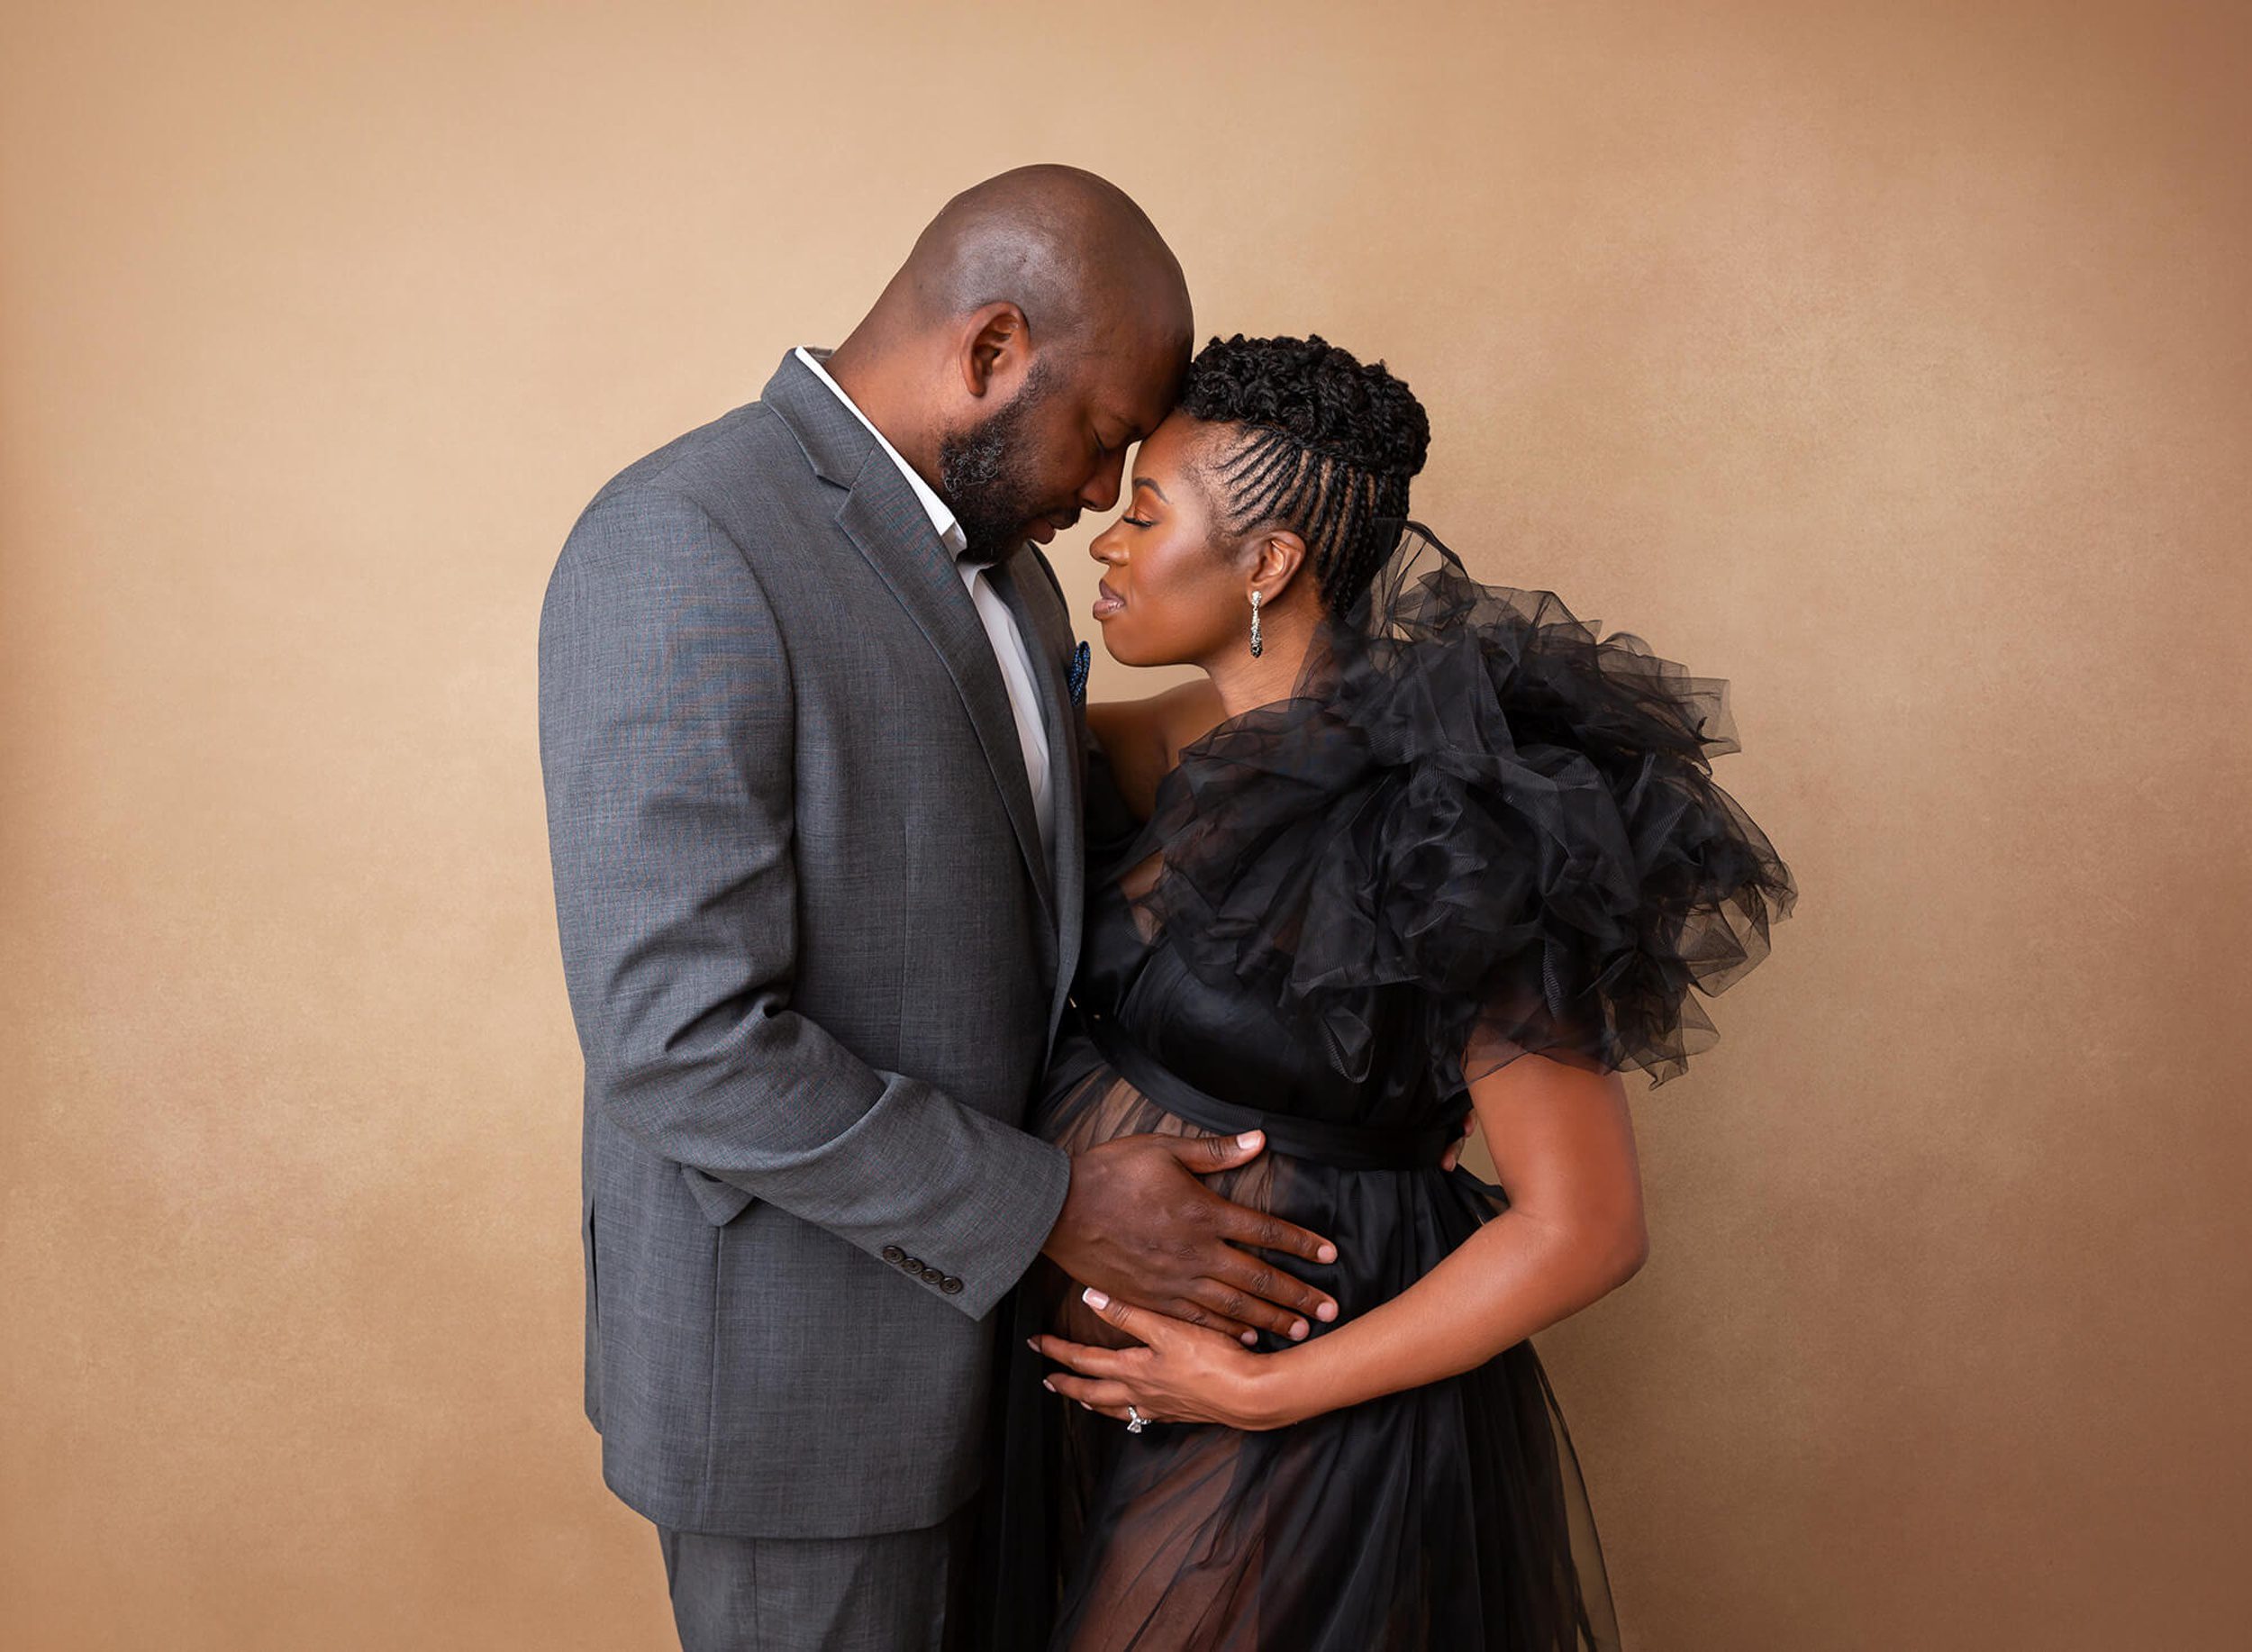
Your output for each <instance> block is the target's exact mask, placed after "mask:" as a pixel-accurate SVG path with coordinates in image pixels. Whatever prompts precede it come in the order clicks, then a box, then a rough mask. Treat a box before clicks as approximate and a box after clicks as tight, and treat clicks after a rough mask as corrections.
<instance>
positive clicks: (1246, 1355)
mask: <svg viewBox="0 0 2252 1652" xmlns="http://www.w3.org/2000/svg"><path fill="white" fill-rule="evenodd" d="M1083 1300H1084V1301H1085V1304H1086V1306H1087V1307H1088V1308H1090V1309H1092V1310H1094V1312H1095V1313H1096V1315H1097V1316H1098V1317H1099V1318H1100V1319H1101V1320H1102V1321H1103V1322H1104V1324H1105V1325H1106V1326H1107V1327H1108V1328H1109V1329H1110V1330H1112V1332H1114V1333H1117V1334H1119V1335H1122V1336H1125V1337H1128V1338H1131V1339H1133V1343H1134V1346H1132V1347H1129V1348H1097V1347H1094V1346H1093V1345H1091V1344H1088V1343H1084V1342H1074V1341H1070V1340H1068V1339H1065V1338H1063V1337H1058V1336H1052V1335H1051V1336H1043V1337H1035V1338H1033V1339H1032V1347H1033V1348H1034V1349H1035V1350H1037V1351H1038V1352H1039V1353H1040V1354H1042V1355H1044V1356H1045V1357H1048V1358H1049V1359H1052V1360H1054V1361H1056V1362H1057V1364H1058V1365H1060V1366H1064V1367H1065V1368H1064V1369H1063V1370H1061V1371H1058V1372H1055V1373H1052V1374H1050V1375H1049V1377H1048V1378H1047V1386H1048V1387H1049V1388H1050V1389H1052V1390H1054V1391H1055V1392H1056V1393H1059V1394H1062V1395H1063V1396H1064V1397H1065V1398H1066V1399H1067V1400H1076V1401H1077V1402H1079V1403H1080V1404H1082V1405H1085V1406H1086V1407H1087V1408H1088V1409H1089V1410H1091V1411H1100V1412H1102V1413H1103V1415H1104V1416H1106V1417H1115V1418H1117V1419H1118V1420H1119V1421H1121V1422H1124V1421H1130V1420H1131V1413H1130V1412H1129V1410H1128V1408H1129V1407H1130V1406H1131V1407H1132V1408H1133V1411H1134V1412H1138V1413H1139V1414H1140V1417H1141V1419H1142V1421H1145V1422H1205V1423H1218V1424H1219V1425H1220V1426H1221V1427H1222V1428H1229V1429H1242V1430H1262V1429H1274V1428H1281V1427H1283V1426H1284V1425H1285V1424H1287V1423H1292V1422H1295V1421H1299V1418H1298V1416H1296V1415H1295V1414H1294V1413H1292V1412H1291V1411H1288V1410H1287V1409H1286V1408H1285V1402H1284V1401H1283V1398H1282V1395H1281V1393H1280V1392H1279V1389H1280V1384H1277V1383H1276V1381H1275V1372H1276V1362H1275V1359H1274V1357H1271V1356H1269V1355H1265V1354H1254V1353H1250V1352H1249V1351H1248V1350H1247V1349H1245V1348H1244V1347H1243V1346H1242V1345H1241V1344H1240V1343H1239V1342H1237V1341H1236V1340H1235V1339H1232V1338H1230V1337H1228V1336H1224V1335H1222V1334H1221V1332H1219V1331H1216V1330H1206V1329H1205V1328H1204V1327H1203V1326H1199V1325H1190V1324H1186V1323H1185V1322H1183V1321H1179V1320H1175V1319H1168V1318H1167V1316H1166V1315H1164V1314H1161V1313H1152V1312H1149V1311H1148V1310H1147V1309H1142V1308H1132V1307H1129V1306H1128V1305H1127V1304H1126V1303H1121V1302H1116V1301H1113V1300H1112V1299H1111V1298H1110V1297H1108V1296H1105V1295H1104V1294H1103V1293H1102V1292H1100V1291H1097V1290H1094V1288H1092V1287H1089V1288H1088V1289H1087V1291H1086V1292H1085V1293H1084V1296H1083Z"/></svg>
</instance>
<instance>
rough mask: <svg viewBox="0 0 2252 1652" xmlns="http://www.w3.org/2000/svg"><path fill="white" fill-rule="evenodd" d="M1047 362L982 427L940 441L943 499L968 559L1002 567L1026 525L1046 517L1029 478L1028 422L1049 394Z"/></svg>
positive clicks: (1034, 367)
mask: <svg viewBox="0 0 2252 1652" xmlns="http://www.w3.org/2000/svg"><path fill="white" fill-rule="evenodd" d="M1047 367H1048V364H1047V363H1046V362H1040V361H1036V362H1034V363H1033V364H1032V370H1031V373H1030V374H1029V375H1028V376H1027V377H1026V378H1025V380H1024V385H1023V387H1022V389H1020V390H1019V391H1018V392H1017V393H1016V395H1015V396H1014V398H1012V400H1011V401H1010V403H1009V404H1008V405H1007V406H1006V407H1003V408H1002V409H1001V410H1000V411H999V412H998V413H994V414H993V416H992V417H990V418H988V419H986V420H985V422H983V423H979V424H974V425H972V426H970V428H969V429H967V431H953V432H951V433H949V434H948V435H946V436H943V437H941V438H940V440H939V495H940V497H941V498H943V499H944V500H945V501H946V503H947V504H948V506H949V508H950V509H951V510H952V511H953V513H954V516H955V520H956V521H958V522H960V523H961V525H962V532H963V535H964V536H965V538H966V539H967V541H968V543H967V554H969V555H970V556H973V557H975V558H978V559H979V560H980V561H985V562H1002V561H1005V560H1007V559H1008V558H1010V557H1012V556H1014V555H1015V554H1016V548H1017V544H1018V541H1020V540H1022V538H1023V537H1024V525H1025V524H1026V523H1027V522H1031V521H1032V520H1033V519H1034V518H1035V517H1038V516H1042V515H1045V514H1046V512H1044V511H1043V510H1042V509H1041V508H1040V485H1039V484H1038V483H1037V482H1035V481H1034V480H1033V478H1032V477H1031V474H1030V473H1029V457H1028V455H1027V453H1026V450H1025V444H1024V427H1025V421H1026V419H1027V418H1028V417H1029V416H1030V415H1031V412H1032V409H1033V407H1034V406H1035V405H1036V404H1038V403H1039V401H1040V398H1041V397H1042V396H1043V395H1046V394H1047V393H1048V386H1047V382H1046V381H1047Z"/></svg>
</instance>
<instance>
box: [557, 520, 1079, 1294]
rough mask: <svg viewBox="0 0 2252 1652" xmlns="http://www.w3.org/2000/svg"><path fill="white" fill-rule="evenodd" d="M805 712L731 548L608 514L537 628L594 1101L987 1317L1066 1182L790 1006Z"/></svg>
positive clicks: (625, 1126)
mask: <svg viewBox="0 0 2252 1652" xmlns="http://www.w3.org/2000/svg"><path fill="white" fill-rule="evenodd" d="M794 716H795V710H794V706H793V703H792V689H791V679H790V666H789V659H788V656H787V652H786V649H785V646H784V641H783V638H782V635H781V632H780V631H779V629H778V627H777V626H776V622H775V617H774V614H773V613H772V611H771V610H770V609H769V608H768V607H767V602H766V598H765V595H764V594H763V593H762V592H761V590H760V588H759V586H758V580H757V578H756V576H755V575H754V574H753V572H752V569H751V567H750V566H749V563H748V562H747V561H746V560H745V558H743V556H742V554H741V552H740V549H738V548H737V547H736V545H735V544H734V543H733V541H732V540H730V539H729V538H728V536H727V535H726V534H725V533H724V532H723V531H722V530H721V529H720V528H719V527H718V526H717V525H716V524H715V523H713V522H712V521H711V520H710V519H709V517H707V516H706V515H705V514H704V513H703V511H701V510H700V509H699V508H698V507H697V506H696V505H695V504H693V503H692V502H691V501H688V500H686V499H683V498H680V497H678V496H677V495H671V494H668V493H664V492H661V491H658V490H655V489H649V488H640V489H634V488H627V489H623V490H621V491H620V492H619V493H617V494H614V495H609V496H607V497H605V498H604V499H603V500H600V501H598V502H597V503H596V504H595V505H594V506H593V507H591V508H590V509H589V511H588V512H587V513H586V515H585V516H584V517H582V518H581V520H580V522H579V523H578V525H577V527H576V528H575V529H574V530H573V531H572V534H571V537H570V539H569V540H568V542H567V543H566V545H565V547H564V550H563V555H562V558H561V559H560V561H559V562H558V565H557V567H556V572H555V576H554V578H553V579H552V580H551V581H550V582H549V588H548V595H547V602H546V604H545V607H544V609H543V610H542V613H541V615H540V758H541V765H542V768H543V770H544V773H545V776H546V785H547V800H548V832H549V849H550V852H551V855H552V858H553V861H554V870H555V891H556V912H557V919H558V927H559V929H560V931H561V936H562V944H563V970H564V976H565V980H566V983H567V985H568V988H569V992H570V999H571V1011H572V1015H573V1018H574V1020H575V1021H577V1028H578V1035H579V1043H580V1046H581V1048H582V1049H583V1050H584V1051H585V1054H586V1065H587V1069H588V1079H589V1082H590V1084H591V1085H593V1087H594V1091H595V1094H596V1095H597V1097H598V1098H600V1103H601V1105H603V1106H604V1108H605V1109H606V1111H607V1113H608V1116H609V1117H610V1118H611V1119H613V1121H615V1122H616V1123H617V1125H618V1126H619V1128H620V1129H622V1130H624V1131H625V1132H626V1133H627V1134H629V1135H630V1136H631V1137H633V1138H634V1139H637V1140H639V1141H640V1142H641V1143H642V1144H643V1145H644V1146H646V1147H647V1148H649V1150H650V1151H652V1152H655V1153H657V1154H659V1155H661V1156H663V1157H666V1158H668V1159H672V1160H674V1161H676V1162H677V1163H680V1164H683V1165H688V1166H694V1167H695V1168H696V1169H698V1170H701V1171H703V1172H704V1173H705V1174H706V1175H712V1176H714V1177H717V1178H718V1179H720V1180H722V1181H723V1182H727V1183H730V1184H731V1185H735V1186H737V1187H740V1188H742V1189H743V1190H744V1191H746V1192H748V1193H749V1194H753V1195H755V1196H756V1197H758V1198H760V1199H763V1200H766V1201H767V1202H768V1203H772V1204H774V1205H776V1206H777V1207H778V1208H780V1209H782V1210H785V1211H787V1212H790V1213H791V1214H793V1215H795V1216H798V1217H801V1218H803V1219H804V1220H805V1221H810V1222H813V1223H816V1224H818V1225H819V1226H821V1227H822V1228H825V1229H827V1230H830V1231H831V1232H832V1233H835V1234H837V1235H838V1236H839V1237H840V1238H842V1239H846V1240H848V1241H849V1242H850V1243H851V1244H853V1245H856V1246H858V1248H861V1249H862V1250H865V1251H867V1252H868V1253H869V1254H870V1255H873V1256H877V1257H884V1258H885V1260H890V1261H896V1260H897V1259H898V1258H899V1257H901V1256H902V1255H903V1254H904V1255H906V1256H912V1257H919V1258H921V1259H922V1261H923V1263H924V1264H925V1265H926V1266H927V1267H929V1268H930V1269H931V1270H933V1271H934V1272H935V1274H936V1275H940V1276H941V1278H942V1281H944V1282H951V1281H957V1280H958V1281H959V1282H960V1283H959V1284H958V1285H952V1284H950V1283H941V1284H935V1285H933V1286H932V1288H934V1289H940V1290H941V1291H942V1292H943V1293H945V1294H946V1295H947V1299H948V1300H949V1301H950V1302H952V1303H954V1304H955V1305H956V1306H957V1307H958V1308H959V1309H960V1310H961V1311H962V1312H964V1313H966V1314H967V1315H969V1316H970V1317H971V1318H973V1319H981V1318H983V1317H984V1316H985V1313H986V1312H989V1311H990V1310H991V1309H992V1307H993V1306H994V1303H997V1302H998V1301H999V1300H1000V1298H1001V1297H1002V1296H1003V1294H1004V1293H1006V1292H1007V1291H1008V1289H1009V1287H1010V1286H1011V1285H1012V1284H1015V1282H1016V1280H1017V1278H1018V1277H1019V1275H1022V1272H1023V1271H1024V1269H1025V1268H1026V1267H1027V1266H1030V1265H1031V1261H1032V1258H1033V1257H1035V1256H1037V1255H1038V1254H1039V1251H1040V1246H1041V1245H1042V1244H1043V1243H1044V1242H1045V1241H1046V1239H1047V1237H1048V1233H1049V1229H1050V1228H1051V1227H1052V1226H1053V1225H1054V1222H1055V1219H1056V1214H1057V1212H1058V1210H1059V1209H1060V1208H1061V1206H1062V1203H1063V1196H1064V1190H1065V1186H1066V1183H1067V1178H1068V1175H1069V1160H1068V1158H1067V1156H1066V1155H1065V1154H1064V1153H1063V1152H1062V1151H1061V1150H1060V1149H1058V1148H1055V1147H1053V1146H1051V1145H1049V1144H1048V1143H1046V1142H1043V1141H1041V1140H1040V1139H1037V1138H1035V1137H1033V1136H1031V1135H1028V1134H1026V1133H1025V1132H1023V1131H1022V1130H1012V1129H1011V1128H1010V1127H1008V1126H1007V1125H1004V1124H1003V1123H1001V1122H999V1121H996V1120H994V1119H992V1118H990V1117H988V1116H986V1115H985V1114H984V1113H982V1112H977V1111H976V1109H974V1108H970V1107H966V1106H964V1105H962V1104H961V1103H959V1102H958V1101H957V1100H956V1099H954V1098H953V1097H951V1096H949V1095H946V1094H942V1093H940V1091H939V1090H937V1089H936V1088H935V1087H933V1086H932V1085H929V1084H926V1083H923V1082H922V1081H919V1080H917V1079H914V1078H912V1077H908V1076H904V1075H902V1074H898V1073H886V1072H882V1071H878V1070H876V1069H875V1068H872V1067H869V1066H867V1064H866V1063H864V1062H862V1061H861V1060H860V1059H858V1057H856V1056H854V1055H853V1054H852V1053H851V1052H850V1051H849V1050H848V1049H846V1048H844V1047H843V1046H842V1045H840V1043H838V1042H837V1040H836V1039H833V1038H831V1036H830V1035H829V1034H828V1033H827V1032H825V1031H824V1030H822V1028H821V1027H819V1026H817V1025H815V1024H814V1023H813V1021H809V1020H807V1019H806V1018H805V1017H804V1016H803V1015H800V1014H797V1013H796V1012H794V1011H793V1010H792V1009H791V1008H790V989H791V978H792V970H793V967H794V961H795V956H796V949H797V912H796V897H795V868H794V866H793V860H792V857H793V854H794V852H795V842H794V818H795V812H794V802H793V796H792V780H791V776H792V773H793V743H794V738H795V736H794V726H795V724H794ZM887 1251H888V1252H889V1253H890V1254H889V1255H886V1252H887Z"/></svg>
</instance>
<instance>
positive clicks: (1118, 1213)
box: [1043, 1130, 1337, 1339]
mask: <svg viewBox="0 0 2252 1652" xmlns="http://www.w3.org/2000/svg"><path fill="white" fill-rule="evenodd" d="M1265 1145H1266V1138H1265V1137H1264V1136H1262V1135H1261V1134H1260V1133H1259V1132H1258V1130H1251V1131H1249V1132H1247V1133H1246V1134H1244V1135H1241V1136H1157V1135H1149V1136H1121V1137H1120V1138H1118V1139H1116V1140H1114V1141H1105V1142H1100V1143H1098V1144H1097V1145H1095V1146H1094V1147H1092V1148H1087V1149H1086V1150H1085V1152H1083V1153H1076V1154H1074V1155H1073V1156H1072V1160H1071V1185H1070V1188H1069V1190H1068V1191H1067V1193H1066V1194H1065V1195H1064V1208H1063V1211H1062V1212H1061V1213H1060V1214H1058V1217H1057V1218H1056V1226H1055V1229H1054V1230H1053V1231H1052V1232H1050V1233H1049V1236H1048V1243H1047V1245H1046V1246H1045V1247H1044V1248H1043V1249H1044V1251H1045V1254H1046V1255H1047V1256H1048V1257H1049V1260H1051V1261H1053V1262H1054V1263H1055V1264H1056V1265H1057V1266H1058V1267H1060V1268H1062V1269H1063V1270H1064V1272H1065V1273H1067V1274H1068V1275H1071V1277H1072V1278H1074V1279H1076V1280H1077V1281H1078V1282H1079V1283H1080V1284H1085V1285H1093V1286H1094V1287H1095V1288H1096V1289H1097V1290H1099V1291H1103V1292H1105V1293H1109V1294H1110V1295H1112V1296H1114V1297H1117V1298H1119V1299H1120V1300H1121V1301H1123V1302H1129V1303H1133V1304H1134V1305H1135V1306H1137V1307H1141V1308H1149V1309H1152V1310H1154V1311H1155V1312H1158V1313H1163V1314H1169V1315H1170V1316H1172V1317H1173V1318H1174V1319H1176V1320H1186V1321H1188V1322H1189V1323H1190V1324H1192V1325H1209V1326H1211V1327H1212V1329H1213V1330H1223V1331H1226V1332H1228V1333H1229V1334H1230V1336H1234V1337H1238V1338H1241V1337H1243V1336H1245V1335H1246V1334H1247V1333H1249V1332H1250V1331H1251V1330H1255V1329H1256V1330H1271V1331H1274V1332H1276V1334H1278V1335H1281V1336H1285V1337H1290V1338H1293V1339H1296V1338H1301V1337H1303V1336H1304V1335H1305V1334H1306V1333H1307V1331H1308V1330H1309V1329H1310V1327H1309V1325H1308V1323H1307V1320H1308V1317H1309V1316H1311V1317H1312V1318H1313V1319H1317V1320H1323V1321H1328V1320H1333V1319H1335V1318H1336V1317H1337V1303H1335V1302H1333V1301H1331V1300H1330V1297H1328V1296H1327V1295H1325V1294H1324V1293H1321V1292H1320V1291H1317V1290H1315V1289H1314V1288H1313V1287H1312V1285H1310V1284H1305V1283H1304V1282H1303V1281H1302V1280H1299V1279H1294V1278H1293V1277H1292V1276H1291V1275H1288V1274H1286V1273H1285V1272H1283V1271H1282V1270H1281V1269H1280V1268H1277V1267H1270V1266H1267V1264H1266V1263H1264V1262H1262V1261H1260V1260H1259V1259H1258V1257H1254V1256H1251V1255H1250V1254H1249V1252H1247V1251H1246V1250H1243V1249H1240V1248H1239V1247H1241V1246H1252V1247H1256V1248H1259V1249H1262V1250H1279V1251H1286V1252H1288V1253H1289V1254H1290V1255H1292V1256H1294V1257H1304V1258H1305V1259H1306V1260H1307V1261H1309V1262H1334V1261H1336V1260H1337V1247H1336V1246H1334V1245H1332V1244H1330V1242H1329V1241H1328V1240H1327V1239H1322V1238H1321V1237H1320V1236H1318V1235H1316V1234H1312V1233H1309V1232H1307V1231H1306V1230H1304V1229H1303V1228H1300V1227H1296V1226H1294V1225H1293V1224H1291V1223H1289V1222H1286V1221H1281V1220H1280V1219H1278V1218H1276V1217H1273V1216H1268V1215H1266V1214H1264V1213H1262V1212H1258V1211H1254V1210H1249V1209H1248V1208H1246V1207H1245V1206H1243V1205H1240V1204H1234V1203H1230V1202H1229V1201H1228V1200H1225V1199H1222V1198H1221V1196H1220V1195H1219V1194H1215V1193H1214V1192H1212V1189H1210V1188H1209V1187H1206V1186H1205V1185H1203V1183H1202V1182H1200V1181H1198V1180H1197V1179H1196V1178H1197V1177H1198V1176H1200V1175H1211V1174H1212V1172H1214V1171H1216V1170H1233V1169H1235V1168H1236V1167H1237V1166H1240V1165H1245V1164H1249V1162H1250V1161H1251V1160H1252V1159H1254V1158H1256V1157H1258V1153H1259V1149H1260V1148H1262V1147H1264V1146H1265Z"/></svg>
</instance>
